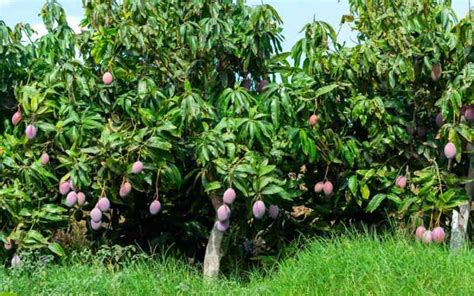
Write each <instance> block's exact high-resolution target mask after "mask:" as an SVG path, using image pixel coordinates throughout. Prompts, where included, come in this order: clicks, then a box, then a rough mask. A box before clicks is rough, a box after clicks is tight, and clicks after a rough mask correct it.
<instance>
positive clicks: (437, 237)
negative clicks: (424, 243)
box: [431, 226, 446, 244]
mask: <svg viewBox="0 0 474 296" xmlns="http://www.w3.org/2000/svg"><path fill="white" fill-rule="evenodd" d="M431 235H432V237H433V241H434V242H436V243H438V244H441V243H443V242H444V238H445V237H446V234H445V233H444V229H443V228H442V227H439V226H438V227H435V228H434V229H433V231H432V232H431Z"/></svg>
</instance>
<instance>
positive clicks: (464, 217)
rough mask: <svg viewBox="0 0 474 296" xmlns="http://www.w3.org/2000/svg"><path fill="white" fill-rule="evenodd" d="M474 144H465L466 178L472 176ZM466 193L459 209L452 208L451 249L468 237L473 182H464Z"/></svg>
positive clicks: (461, 245) (461, 244) (473, 190)
mask: <svg viewBox="0 0 474 296" xmlns="http://www.w3.org/2000/svg"><path fill="white" fill-rule="evenodd" d="M473 152H474V146H473V145H472V144H468V145H467V153H469V154H470V156H469V170H468V174H467V177H468V179H473V178H474V169H473V166H474V156H473V155H472V153H473ZM466 194H467V196H468V197H469V201H468V202H467V203H465V204H463V205H461V206H460V207H459V211H457V210H453V218H452V221H451V242H450V244H449V247H450V248H451V250H458V249H460V248H462V247H463V246H464V244H465V243H466V239H467V238H468V225H469V214H470V212H471V203H472V196H473V194H474V182H469V183H466Z"/></svg>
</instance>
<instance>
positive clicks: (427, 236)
mask: <svg viewBox="0 0 474 296" xmlns="http://www.w3.org/2000/svg"><path fill="white" fill-rule="evenodd" d="M421 239H422V241H423V243H425V244H427V245H428V244H431V242H432V241H433V235H432V234H431V231H429V230H427V231H425V232H424V233H423V236H422V238H421Z"/></svg>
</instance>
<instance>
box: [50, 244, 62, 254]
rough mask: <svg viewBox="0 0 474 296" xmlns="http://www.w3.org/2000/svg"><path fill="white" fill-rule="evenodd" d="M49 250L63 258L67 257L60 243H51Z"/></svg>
mask: <svg viewBox="0 0 474 296" xmlns="http://www.w3.org/2000/svg"><path fill="white" fill-rule="evenodd" d="M48 249H49V250H50V251H51V252H53V253H54V254H56V255H58V256H59V257H63V256H64V255H65V254H64V250H63V248H62V247H61V245H59V244H58V243H49V244H48Z"/></svg>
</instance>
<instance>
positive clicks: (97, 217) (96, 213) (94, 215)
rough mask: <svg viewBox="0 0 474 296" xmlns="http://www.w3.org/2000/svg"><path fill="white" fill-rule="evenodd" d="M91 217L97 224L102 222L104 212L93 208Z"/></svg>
mask: <svg viewBox="0 0 474 296" xmlns="http://www.w3.org/2000/svg"><path fill="white" fill-rule="evenodd" d="M90 215H91V220H92V221H94V222H96V223H98V222H100V221H101V220H102V212H101V211H100V210H99V209H98V208H93V209H92V211H91V213H90Z"/></svg>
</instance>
